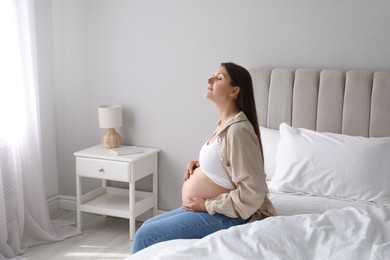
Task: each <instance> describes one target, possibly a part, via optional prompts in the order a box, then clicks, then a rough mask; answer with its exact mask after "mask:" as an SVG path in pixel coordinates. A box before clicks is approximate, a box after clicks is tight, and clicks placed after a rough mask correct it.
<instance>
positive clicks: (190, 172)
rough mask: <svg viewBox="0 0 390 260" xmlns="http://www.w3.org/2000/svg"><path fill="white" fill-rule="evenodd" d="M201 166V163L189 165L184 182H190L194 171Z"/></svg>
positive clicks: (195, 162)
mask: <svg viewBox="0 0 390 260" xmlns="http://www.w3.org/2000/svg"><path fill="white" fill-rule="evenodd" d="M199 166H200V164H199V161H190V162H189V163H188V164H187V168H186V171H185V172H184V177H183V180H184V181H186V180H188V179H189V178H190V177H191V175H192V174H193V173H194V170H195V169H196V168H198V167H199Z"/></svg>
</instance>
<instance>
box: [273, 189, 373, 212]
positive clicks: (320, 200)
mask: <svg viewBox="0 0 390 260" xmlns="http://www.w3.org/2000/svg"><path fill="white" fill-rule="evenodd" d="M269 197H270V199H271V201H272V204H273V205H274V207H275V209H276V212H277V213H278V215H284V216H290V215H297V214H312V213H321V214H322V213H324V212H325V211H326V210H328V209H341V208H344V207H355V208H362V207H364V206H367V205H368V204H370V203H367V202H358V201H348V200H339V199H330V198H325V197H317V196H304V195H295V194H286V193H275V192H270V193H269Z"/></svg>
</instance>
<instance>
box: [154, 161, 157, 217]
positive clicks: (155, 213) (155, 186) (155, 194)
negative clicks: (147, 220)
mask: <svg viewBox="0 0 390 260" xmlns="http://www.w3.org/2000/svg"><path fill="white" fill-rule="evenodd" d="M157 186H158V184H157V164H156V168H155V169H154V171H153V196H154V207H153V216H156V215H157V195H158V193H157Z"/></svg>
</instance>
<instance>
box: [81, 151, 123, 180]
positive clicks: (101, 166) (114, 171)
mask: <svg viewBox="0 0 390 260" xmlns="http://www.w3.org/2000/svg"><path fill="white" fill-rule="evenodd" d="M76 172H77V175H79V176H85V177H91V178H98V179H106V180H114V181H124V182H130V164H129V163H127V162H117V161H108V160H97V159H89V158H80V157H77V158H76Z"/></svg>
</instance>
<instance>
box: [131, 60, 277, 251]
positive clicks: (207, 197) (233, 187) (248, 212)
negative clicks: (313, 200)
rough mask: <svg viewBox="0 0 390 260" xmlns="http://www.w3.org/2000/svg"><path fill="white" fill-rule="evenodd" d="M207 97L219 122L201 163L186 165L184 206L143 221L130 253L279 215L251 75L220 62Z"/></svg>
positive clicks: (242, 69)
mask: <svg viewBox="0 0 390 260" xmlns="http://www.w3.org/2000/svg"><path fill="white" fill-rule="evenodd" d="M205 96H206V97H207V98H208V99H210V100H211V101H212V102H213V103H214V104H215V106H216V109H217V112H218V114H219V118H220V120H219V121H218V127H217V129H216V130H215V132H214V133H213V134H212V135H211V137H210V138H209V139H208V140H207V141H206V142H205V144H204V145H203V146H202V148H201V150H200V153H199V160H196V161H191V162H190V163H189V164H188V166H187V169H186V171H185V173H184V182H183V187H182V207H181V208H178V209H176V210H173V211H170V212H167V213H164V214H161V215H158V216H155V217H153V218H151V219H149V220H147V221H145V222H144V223H143V224H142V226H141V227H140V228H139V229H138V231H137V232H136V234H135V237H134V241H133V248H132V253H135V252H137V251H139V250H141V249H143V248H146V247H148V246H150V245H152V244H155V243H158V242H162V241H167V240H172V239H180V238H181V239H183V238H184V239H190V238H202V237H204V236H207V235H209V234H211V233H213V232H216V231H218V230H221V229H227V228H229V227H232V226H236V225H241V224H244V223H248V222H252V221H255V220H260V219H263V218H266V217H268V216H273V215H276V212H275V209H274V207H273V205H272V203H271V201H270V200H269V199H268V196H267V195H268V194H267V184H266V182H265V174H264V165H263V154H262V147H261V141H260V133H259V125H258V121H257V113H256V106H255V100H254V94H253V86H252V79H251V76H250V74H249V72H248V71H247V70H246V69H245V68H243V67H241V66H239V65H236V64H234V63H222V64H221V66H220V67H219V68H218V69H217V71H216V72H215V73H214V74H213V76H212V77H211V78H209V80H208V88H207V90H206V93H205Z"/></svg>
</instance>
